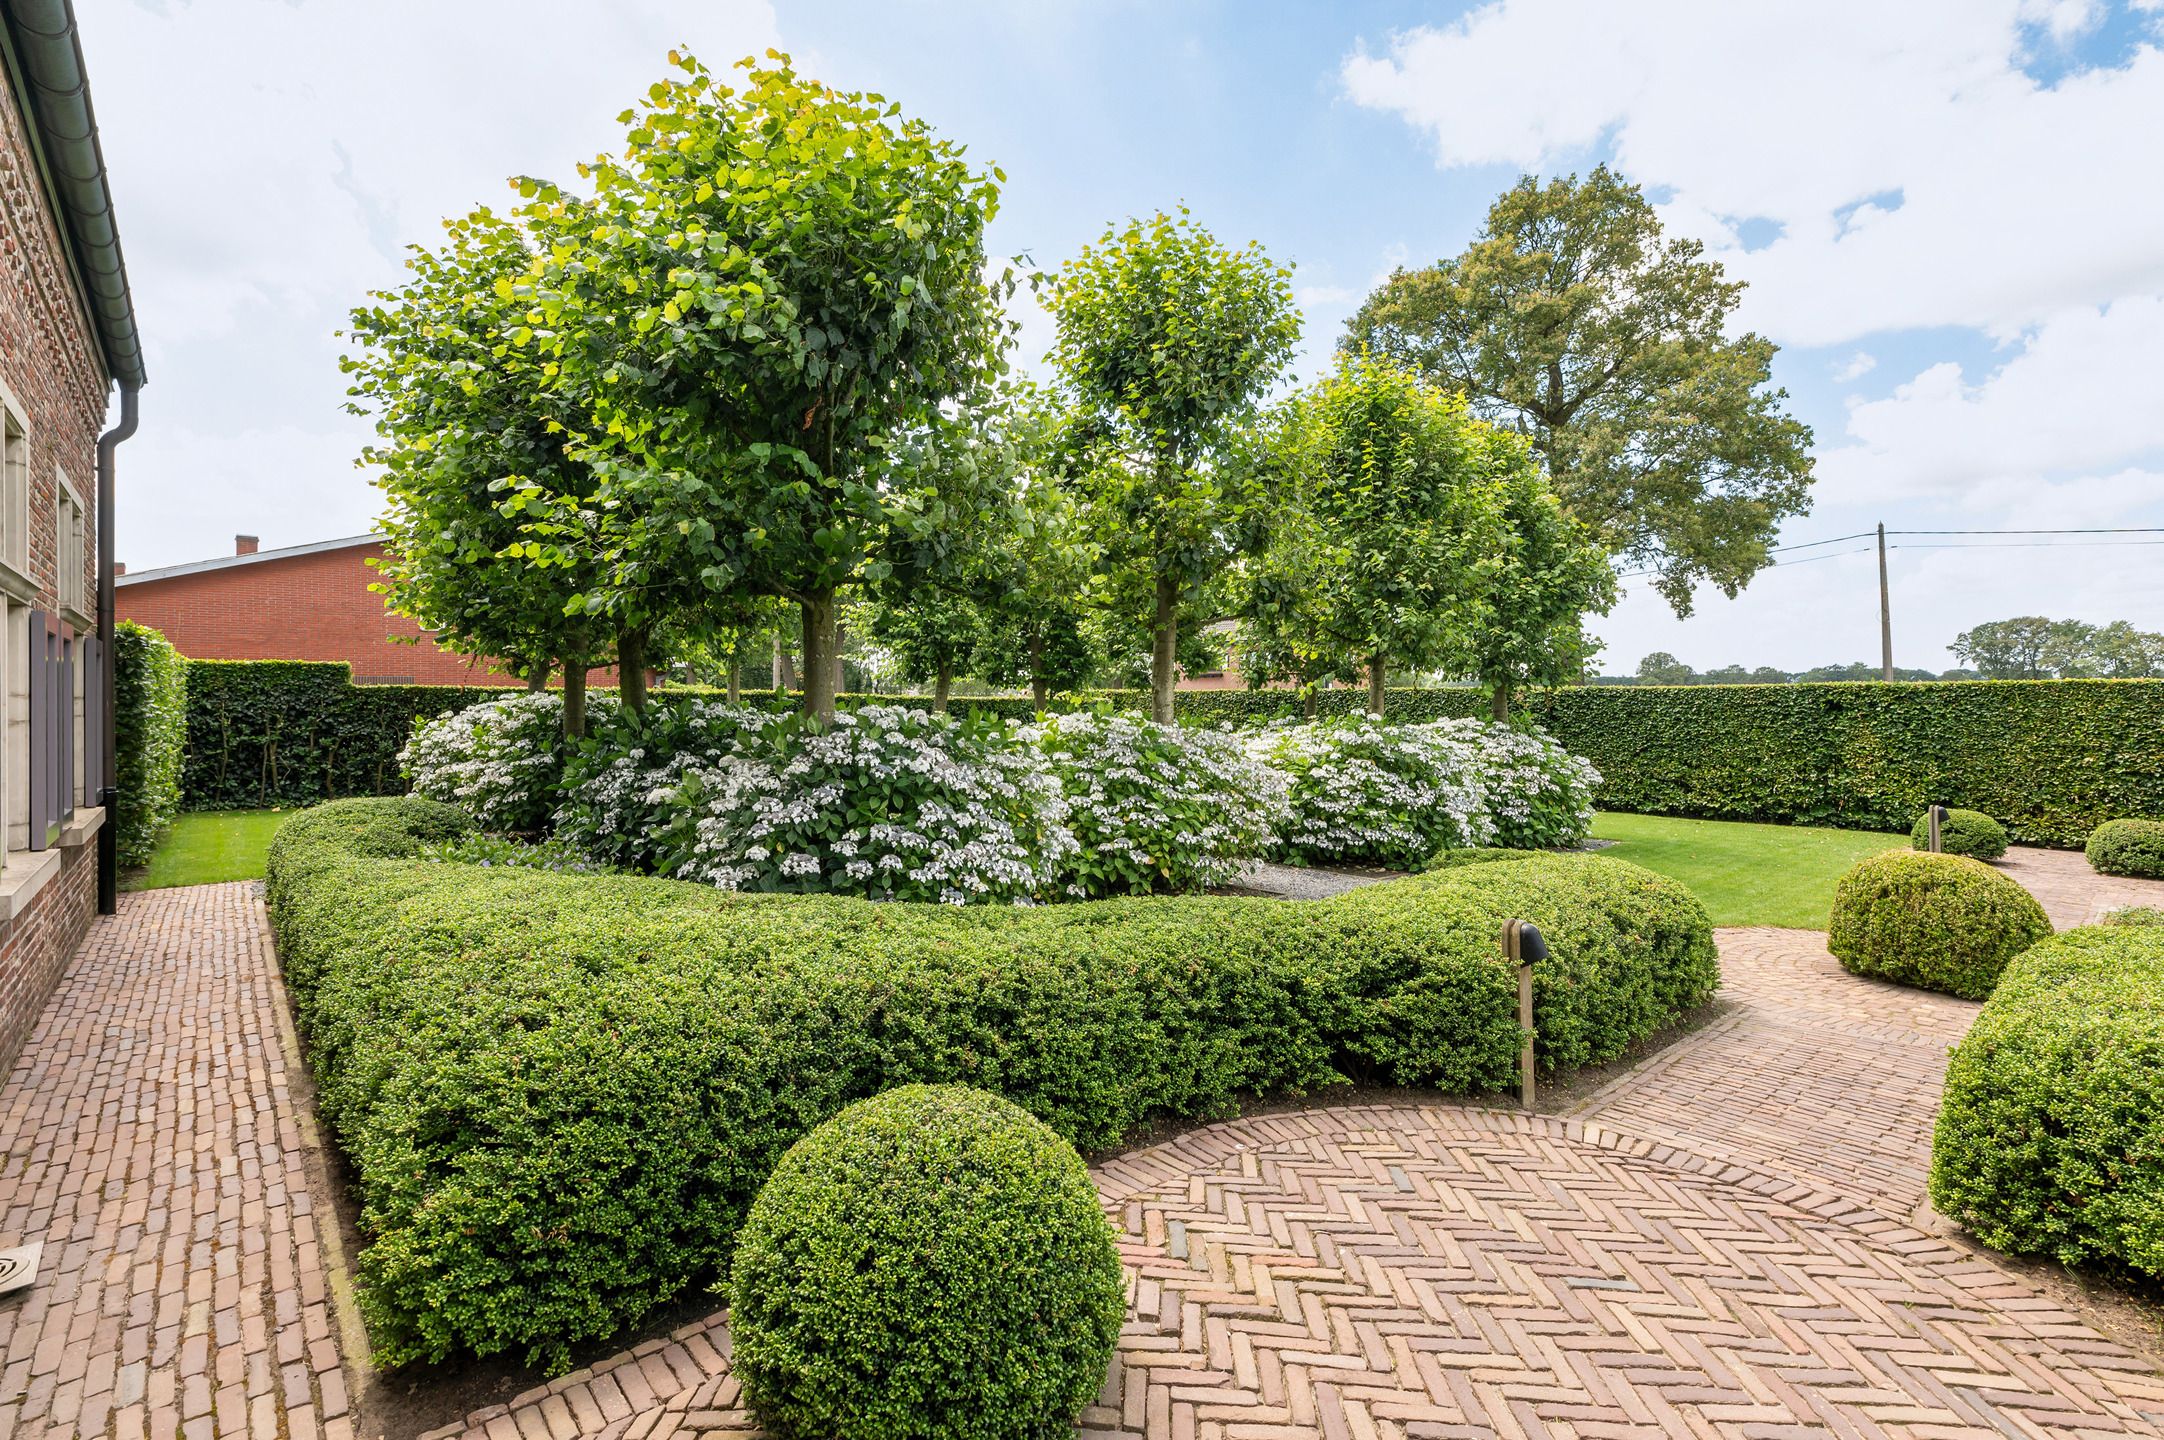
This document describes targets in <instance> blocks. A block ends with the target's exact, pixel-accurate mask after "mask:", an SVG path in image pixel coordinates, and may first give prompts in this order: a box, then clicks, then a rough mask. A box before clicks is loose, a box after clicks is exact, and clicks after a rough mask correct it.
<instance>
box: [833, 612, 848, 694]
mask: <svg viewBox="0 0 2164 1440" xmlns="http://www.w3.org/2000/svg"><path fill="white" fill-rule="evenodd" d="M848 648H849V632H848V631H846V630H844V629H842V627H841V622H840V621H838V620H837V621H836V622H835V623H834V693H835V694H837V695H839V694H841V693H842V692H843V691H844V690H847V689H848V688H849V672H848V671H847V670H846V669H844V668H843V667H842V654H843V652H844V651H846V650H847V649H848Z"/></svg>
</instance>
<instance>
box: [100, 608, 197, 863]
mask: <svg viewBox="0 0 2164 1440" xmlns="http://www.w3.org/2000/svg"><path fill="white" fill-rule="evenodd" d="M187 739H188V662H187V661H186V660H184V659H182V658H181V655H180V652H179V651H178V650H175V649H174V648H173V646H172V642H170V641H168V640H167V639H166V638H165V637H164V636H163V635H160V634H159V633H158V632H157V631H155V630H153V629H151V628H149V627H148V626H146V625H138V624H136V623H135V622H134V621H133V620H123V621H121V622H120V624H119V626H118V628H117V629H116V631H115V633H114V636H113V743H114V747H115V752H116V755H115V758H116V761H117V764H118V767H119V777H118V779H119V791H120V793H119V800H118V803H117V805H116V806H115V812H116V813H115V814H114V815H113V816H112V817H111V818H112V821H113V824H114V826H115V827H116V828H115V831H114V833H115V835H116V836H117V839H118V845H119V848H120V863H121V864H122V865H147V864H149V863H150V857H151V854H152V852H153V851H155V850H156V849H157V848H158V841H159V840H160V839H162V838H163V837H164V835H165V831H166V827H168V826H170V825H171V824H172V823H173V817H174V816H175V815H178V814H179V813H180V797H181V784H180V773H181V764H182V756H183V753H184V752H185V750H186V747H187Z"/></svg>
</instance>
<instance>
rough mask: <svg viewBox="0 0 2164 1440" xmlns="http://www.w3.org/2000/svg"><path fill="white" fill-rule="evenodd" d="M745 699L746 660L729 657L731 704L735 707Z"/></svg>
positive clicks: (735, 656)
mask: <svg viewBox="0 0 2164 1440" xmlns="http://www.w3.org/2000/svg"><path fill="white" fill-rule="evenodd" d="M743 698H744V660H743V657H742V656H740V655H735V654H732V655H730V656H729V703H730V704H731V705H734V704H736V703H737V701H739V700H741V699H743Z"/></svg>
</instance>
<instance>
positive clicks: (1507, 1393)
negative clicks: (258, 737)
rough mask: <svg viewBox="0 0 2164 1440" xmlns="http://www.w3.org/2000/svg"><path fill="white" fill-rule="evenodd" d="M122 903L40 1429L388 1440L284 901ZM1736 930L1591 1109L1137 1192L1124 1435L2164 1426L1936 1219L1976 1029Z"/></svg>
mask: <svg viewBox="0 0 2164 1440" xmlns="http://www.w3.org/2000/svg"><path fill="white" fill-rule="evenodd" d="M2068 859H2071V860H2072V861H2074V863H2075V864H2078V863H2079V857H2056V856H2053V857H2048V858H2047V859H2046V860H2044V861H2042V862H2027V857H2025V856H2018V855H2017V856H2016V857H2015V860H2016V864H2017V865H2019V864H2022V863H2024V862H2027V863H2028V864H2029V865H2030V868H2029V869H2028V871H2027V872H2026V873H2024V874H2023V875H2022V878H2023V879H2024V881H2025V883H2031V884H2033V885H2035V886H2036V888H2038V889H2039V891H2040V892H2041V896H2040V898H2044V899H2045V900H2046V902H2047V905H2048V906H2049V908H2051V909H2052V910H2053V912H2054V914H2055V916H2057V917H2059V918H2060V919H2061V921H2062V923H2066V922H2067V921H2069V920H2078V919H2080V918H2084V916H2085V915H2086V914H2087V912H2088V911H2089V910H2091V909H2094V908H2096V907H2097V906H2099V905H2103V904H2107V903H2108V904H2125V903H2140V902H2141V901H2142V900H2149V899H2153V898H2154V897H2152V896H2149V895H2146V894H2138V893H2137V895H2136V896H2135V897H2134V898H2128V897H2126V896H2125V894H2124V893H2123V892H2122V891H2121V890H2120V889H2119V887H2118V886H2117V885H2116V884H2114V885H2112V886H2110V887H2106V886H2097V885H2093V884H2092V886H2091V887H2090V888H2089V889H2088V890H2087V891H2084V890H2083V889H2082V886H2081V883H2080V875H2081V873H2084V872H2085V867H2084V872H2077V871H2075V870H2073V869H2072V868H2071V867H2070V866H2068V865H2065V864H2062V863H2060V862H2061V861H2064V860H2068ZM2092 880H2093V877H2092ZM2159 888H2160V889H2164V887H2159ZM2099 894H2106V895H2108V902H2107V901H2106V900H2100V899H2098V898H2097V897H2098V895H2099ZM122 904H123V910H122V913H121V915H120V916H119V917H117V918H115V919H113V920H108V921H101V922H99V925H98V927H97V928H96V929H95V930H94V931H93V933H92V936H91V939H90V941H89V942H88V943H87V944H86V946H85V948H84V950H83V952H82V953H81V954H80V955H79V956H78V957H77V959H76V961H75V964H74V966H73V967H72V968H71V970H70V972H69V975H68V978H67V980H66V981H65V982H63V985H62V988H61V991H60V993H59V994H58V995H57V996H56V997H55V999H54V1001H53V1004H52V1006H51V1007H50V1008H49V1009H48V1010H47V1012H46V1014H45V1016H44V1018H43V1020H42V1021H41V1022H40V1025H39V1028H38V1031H37V1033H36V1035H35V1036H34V1037H33V1039H32V1041H31V1042H30V1044H29V1045H28V1047H26V1049H25V1052H24V1058H23V1060H22V1061H21V1062H20V1063H19V1064H18V1065H17V1066H16V1068H15V1071H14V1074H13V1075H12V1077H11V1078H10V1080H9V1083H8V1087H7V1090H6V1093H5V1096H4V1098H0V1136H4V1138H5V1141H6V1150H7V1158H6V1164H5V1169H4V1170H0V1244H14V1243H18V1242H20V1241H24V1240H30V1239H38V1238H43V1239H44V1241H45V1243H46V1253H45V1261H44V1267H43V1270H42V1272H41V1275H40V1278H39V1281H38V1284H37V1285H36V1286H35V1287H34V1288H33V1289H32V1290H30V1291H29V1292H27V1293H26V1294H23V1295H20V1296H16V1297H10V1298H7V1299H4V1300H0V1354H4V1357H5V1360H4V1363H5V1366H6V1372H5V1376H4V1379H0V1437H7V1436H20V1435H32V1434H41V1435H42V1434H53V1435H61V1434H81V1435H96V1436H107V1435H112V1436H136V1435H173V1434H182V1435H187V1436H210V1435H213V1434H218V1435H224V1434H245V1435H250V1436H256V1437H262V1440H308V1437H313V1436H317V1435H323V1436H326V1437H343V1436H348V1435H350V1434H351V1433H352V1419H351V1415H350V1412H349V1406H348V1401H347V1397H346V1387H345V1384H344V1382H343V1375H342V1372H341V1370H340V1368H339V1353H338V1345H337V1342H336V1338H335V1327H334V1323H333V1316H332V1312H331V1309H330V1299H329V1297H328V1296H327V1295H326V1287H325V1283H324V1266H323V1261H322V1259H321V1257H320V1254H319V1249H318V1247H319V1240H318V1235H317V1231H316V1227H315V1220H314V1209H313V1208H312V1206H311V1203H310V1189H309V1183H310V1182H309V1180H308V1172H307V1169H306V1167H305V1166H304V1163H303V1161H304V1158H305V1155H306V1151H305V1148H304V1146H305V1144H306V1143H307V1138H308V1137H307V1133H306V1132H305V1131H304V1129H303V1126H302V1120H301V1117H300V1116H299V1114H298V1113H297V1110H296V1106H295V1101H294V1098H293V1097H292V1096H291V1095H290V1094H289V1092H288V1088H287V1068H286V1067H287V1061H286V1052H285V1049H284V1047H283V1045H282V1044H281V1042H280V1039H279V1036H280V1034H281V1030H280V1023H281V1022H280V1015H279V1003H280V1001H279V996H278V993H277V982H276V978H275V975H274V972H273V969H272V965H271V960H270V956H269V954H268V945H267V942H266V941H265V938H264V936H263V931H262V915H261V909H260V906H259V905H258V904H257V903H256V902H255V900H254V899H253V898H252V896H251V894H250V893H249V889H248V887H246V886H239V885H228V886H209V887H202V888H199V889H191V890H169V891H161V892H157V893H155V894H150V895H143V896H127V897H124V898H123V901H122ZM1721 943H1722V955H1723V965H1724V969H1725V972H1726V994H1727V998H1728V999H1729V1000H1730V1001H1731V1002H1732V1004H1731V1009H1730V1012H1729V1014H1728V1015H1727V1016H1725V1017H1724V1018H1723V1019H1722V1020H1721V1021H1719V1022H1717V1023H1716V1024H1715V1025H1713V1026H1710V1027H1708V1028H1707V1029H1705V1030H1702V1031H1700V1032H1698V1033H1697V1034H1695V1035H1693V1036H1691V1037H1688V1038H1687V1039H1686V1040H1684V1041H1682V1042H1681V1043H1679V1044H1678V1045H1675V1046H1672V1047H1670V1048H1669V1049H1668V1050H1666V1051H1663V1052H1662V1053H1661V1054H1659V1055H1657V1056H1655V1057H1654V1058H1653V1059H1652V1060H1650V1061H1649V1062H1648V1063H1647V1064H1645V1065H1643V1066H1641V1067H1639V1068H1638V1069H1637V1070H1635V1071H1633V1072H1632V1073H1631V1074H1630V1075H1628V1076H1626V1077H1624V1078H1623V1079H1622V1080H1620V1081H1618V1082H1617V1083H1615V1084H1613V1085H1611V1086H1609V1087H1608V1088H1607V1089H1605V1090H1603V1091H1600V1092H1598V1093H1596V1094H1595V1095H1594V1096H1592V1097H1591V1098H1590V1099H1589V1100H1588V1101H1587V1102H1586V1103H1585V1105H1584V1106H1582V1107H1581V1109H1580V1111H1579V1113H1577V1114H1575V1115H1572V1116H1569V1117H1546V1116H1522V1115H1518V1114H1516V1113H1513V1112H1510V1111H1507V1110H1495V1109H1483V1108H1478V1107H1467V1106H1458V1105H1443V1104H1435V1105H1408V1106H1402V1107H1390V1108H1336V1109H1317V1110H1311V1111H1306V1112H1299V1113H1293V1114H1286V1115H1275V1116H1265V1117H1258V1118H1255V1119H1250V1120H1243V1121H1234V1122H1230V1123H1227V1124H1222V1125H1214V1126H1210V1127H1207V1128H1205V1129H1202V1130H1198V1131H1195V1132H1193V1133H1191V1134H1189V1135H1186V1136H1183V1137H1181V1138H1180V1139H1178V1140H1175V1141H1172V1142H1169V1143H1167V1144H1164V1145H1160V1146H1156V1147H1153V1148H1151V1149H1148V1150H1143V1151H1139V1152H1135V1153H1132V1154H1129V1155H1126V1156H1123V1157H1121V1158H1119V1159H1117V1160H1114V1161H1111V1162H1107V1163H1105V1164H1102V1165H1100V1166H1098V1167H1097V1169H1096V1172H1095V1173H1096V1176H1097V1181H1098V1184H1099V1186H1100V1189H1101V1190H1102V1192H1103V1194H1104V1196H1105V1199H1106V1203H1107V1206H1108V1207H1109V1208H1110V1209H1111V1211H1112V1212H1113V1213H1114V1214H1115V1216H1116V1217H1117V1218H1118V1219H1119V1221H1120V1223H1121V1225H1122V1227H1123V1230H1124V1232H1125V1236H1126V1241H1125V1245H1124V1252H1125V1256H1126V1259H1127V1262H1128V1267H1129V1272H1130V1278H1131V1283H1132V1286H1133V1293H1134V1298H1135V1315H1134V1317H1133V1319H1132V1320H1131V1322H1130V1324H1129V1326H1128V1329H1127V1334H1126V1337H1125V1340H1124V1342H1123V1345H1122V1349H1121V1354H1120V1359H1119V1361H1118V1363H1117V1364H1116V1366H1115V1368H1114V1371H1113V1374H1112V1376H1111V1378H1110V1380H1109V1382H1108V1385H1107V1388H1106V1392H1105V1394H1104V1396H1103V1397H1102V1402H1103V1403H1102V1404H1101V1405H1099V1406H1098V1407H1097V1408H1095V1409H1093V1410H1092V1411H1091V1412H1090V1413H1089V1415H1088V1416H1087V1417H1086V1433H1091V1434H1096V1435H1102V1436H1119V1437H1145V1436H1146V1437H1151V1440H1174V1437H1177V1440H1186V1437H1195V1440H1312V1437H1316V1436H1325V1437H1330V1440H1341V1437H1348V1436H1350V1437H1369V1436H1375V1437H1392V1440H1396V1437H1406V1440H1410V1437H1416V1436H1422V1437H1425V1436H1438V1437H1439V1436H1451V1435H1468V1436H1470V1435H1494V1436H1527V1437H1532V1436H1579V1437H1592V1436H1617V1435H1642V1436H1648V1437H1651V1436H1669V1435H1720V1436H1735V1437H1745V1436H1768V1437H1772V1436H1784V1435H1830V1436H1914V1437H1922V1436H1936V1437H1947V1436H1970V1435H1974V1436H1986V1435H2009V1434H2010V1435H2062V1436H2086V1435H2123V1434H2164V1383H2160V1382H2159V1381H2158V1380H2157V1378H2156V1377H2155V1376H2154V1375H2153V1374H2152V1373H2151V1372H2150V1371H2149V1370H2148V1369H2147V1367H2146V1366H2145V1364H2144V1363H2143V1362H2142V1361H2140V1360H2139V1359H2137V1358H2136V1357H2134V1356H2132V1355H2130V1354H2128V1353H2127V1352H2126V1351H2124V1350H2122V1349H2120V1348H2119V1347H2117V1346H2115V1345H2113V1344H2111V1343H2109V1342H2108V1341H2106V1340H2104V1339H2102V1338H2100V1337H2099V1336H2098V1335H2097V1334H2096V1333H2095V1332H2094V1331H2093V1330H2091V1329H2090V1328H2089V1327H2087V1326H2086V1325H2085V1324H2083V1323H2082V1322H2081V1320H2080V1319H2079V1318H2078V1317H2077V1316H2075V1315H2072V1314H2069V1313H2067V1312H2066V1311H2064V1310H2063V1309H2061V1308H2060V1307H2059V1306H2058V1305H2057V1304H2056V1303H2055V1302H2052V1301H2050V1300H2048V1299H2046V1298H2044V1297H2042V1296H2040V1295H2039V1294H2038V1293H2037V1292H2036V1291H2035V1290H2034V1289H2033V1288H2032V1287H2030V1286H2029V1285H2027V1284H2026V1283H2024V1282H2023V1281H2021V1280H2020V1279H2018V1278H2016V1277H2015V1276H2013V1275H2011V1274H2010V1273H2008V1272H2007V1271H2005V1270H2003V1269H2002V1268H2000V1267H1999V1266H1997V1265H1996V1264H1994V1263H1993V1262H1992V1261H1990V1260H1989V1259H1988V1258H1978V1257H1977V1256H1976V1255H1974V1254H1973V1253H1972V1252H1970V1251H1969V1250H1967V1249H1964V1248H1962V1247H1960V1246H1957V1245H1954V1244H1952V1243H1950V1242H1948V1241H1946V1240H1943V1239H1939V1238H1935V1237H1933V1236H1931V1235H1927V1234H1925V1233H1922V1232H1921V1231H1919V1230H1917V1229H1915V1228H1912V1226H1911V1224H1910V1223H1909V1218H1908V1217H1909V1216H1910V1214H1911V1212H1912V1210H1913V1208H1914V1207H1915V1205H1916V1203H1917V1201H1918V1199H1919V1198H1920V1193H1921V1184H1922V1173H1923V1164H1924V1160H1925V1157H1926V1155H1927V1152H1928V1145H1929V1127H1930V1120H1931V1116H1932V1113H1933V1111H1934V1109H1935V1107H1936V1104H1937V1096H1938V1087H1939V1079H1940V1073H1941V1070H1942V1068H1943V1064H1944V1056H1945V1050H1946V1046H1947V1044H1948V1042H1949V1041H1950V1040H1952V1039H1953V1038H1955V1037H1957V1036H1958V1035H1959V1034H1960V1033H1961V1031H1962V1030H1963V1029H1964V1028H1965V1027H1966V1025H1967V1023H1968V1020H1969V1017H1970V1016H1971V1015H1972V1014H1973V1011H1974V1008H1975V1007H1973V1006H1970V1005H1967V1004H1964V1003H1962V1002H1959V1001H1952V1000H1946V999H1943V998H1941V997H1936V996H1931V995H1926V994H1923V993H1921V992H1917V991H1912V990H1903V989H1899V988H1897V987H1893V986H1887V985H1880V984H1876V983H1874V982H1870V981H1864V980H1858V979H1856V978H1855V977H1852V976H1848V975H1846V974H1844V973H1843V972H1841V971H1840V970H1839V969H1838V967H1836V966H1834V965H1833V963H1832V962H1831V960H1830V959H1828V958H1827V957H1826V956H1825V955H1824V953H1823V950H1822V948H1821V945H1820V937H1818V936H1816V935H1813V934H1811V933H1809V932H1798V931H1770V930H1732V931H1724V932H1722V935H1721ZM728 1350H729V1339H728V1331H727V1327H726V1324H725V1322H724V1317H722V1316H720V1315H715V1316H711V1317H709V1318H707V1319H706V1320H704V1321H701V1322H699V1323H697V1324H694V1325H691V1326H688V1327H686V1328H685V1329H684V1330H682V1331H679V1332H678V1333H677V1334H676V1335H675V1336H673V1337H670V1338H667V1339H664V1340H657V1341H653V1342H649V1343H647V1344H645V1345H642V1346H640V1347H638V1348H637V1349H636V1350H633V1351H631V1352H628V1353H626V1354H623V1355H620V1356H618V1357H616V1358H615V1359H613V1360H611V1361H609V1362H606V1363H605V1364H603V1365H599V1366H596V1367H594V1368H593V1369H591V1370H587V1371H581V1372H579V1373H577V1374H574V1375H570V1376H566V1377H564V1379H563V1380H561V1381H558V1382H556V1384H554V1385H552V1386H550V1387H547V1388H546V1389H544V1390H539V1391H535V1392H532V1393H530V1394H528V1395H524V1396H521V1397H519V1398H518V1399H517V1400H515V1401H514V1402H513V1403H512V1404H511V1405H509V1406H501V1407H492V1408H491V1409H489V1410H486V1411H483V1412H480V1413H479V1414H477V1415H475V1416H473V1417H471V1418H470V1420H469V1421H468V1422H465V1423H464V1424H462V1425H461V1426H456V1427H452V1429H451V1430H449V1431H446V1432H443V1433H447V1434H458V1433H471V1434H476V1435H484V1436H488V1437H490V1440H544V1437H546V1440H568V1437H572V1436H581V1435H600V1436H611V1437H614V1436H632V1437H653V1436H662V1435H679V1436H682V1435H717V1436H718V1435H741V1434H747V1433H749V1432H750V1430H751V1427H750V1424H749V1421H748V1419H747V1418H746V1416H745V1415H744V1413H743V1411H742V1409H741V1407H740V1405H739V1404H738V1397H737V1395H736V1391H735V1382H734V1380H733V1379H732V1378H731V1376H730V1374H729V1371H728Z"/></svg>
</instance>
